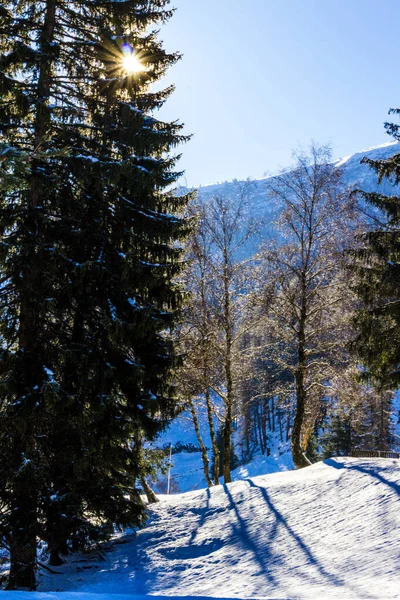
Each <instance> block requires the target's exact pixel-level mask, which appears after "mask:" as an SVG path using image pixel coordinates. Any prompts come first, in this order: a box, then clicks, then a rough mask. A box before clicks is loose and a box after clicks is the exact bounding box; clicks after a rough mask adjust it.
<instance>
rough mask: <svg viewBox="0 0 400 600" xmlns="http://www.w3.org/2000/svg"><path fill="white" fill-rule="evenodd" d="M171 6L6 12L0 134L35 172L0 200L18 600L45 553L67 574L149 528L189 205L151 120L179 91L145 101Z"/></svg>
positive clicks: (13, 583)
mask: <svg viewBox="0 0 400 600" xmlns="http://www.w3.org/2000/svg"><path fill="white" fill-rule="evenodd" d="M168 4H169V1H168V0H146V1H143V0H126V1H124V2H114V1H111V0H110V1H104V0H92V1H90V2H86V1H85V2H83V1H82V0H76V1H72V2H70V1H68V2H67V1H66V0H45V1H43V2H32V1H31V0H22V1H20V0H19V1H17V0H11V1H7V2H5V3H3V5H2V7H1V8H0V52H1V54H2V58H1V59H0V129H1V134H2V136H3V140H4V141H5V143H6V144H8V145H10V146H12V147H14V148H17V149H18V150H19V151H24V152H27V153H30V154H31V156H32V158H31V160H30V163H29V168H28V169H27V170H26V171H21V172H20V173H19V177H15V178H13V180H11V179H9V181H14V183H13V184H12V185H7V190H4V191H2V195H1V199H0V226H1V229H2V232H3V239H2V244H1V255H0V276H1V319H0V335H1V362H0V374H1V407H0V432H1V433H0V456H1V467H0V469H1V487H0V496H1V500H2V502H3V504H4V506H5V507H6V510H4V511H3V513H2V517H1V534H2V537H3V540H5V541H6V543H7V544H8V545H9V547H10V554H11V570H10V578H9V589H15V588H21V587H24V588H30V589H32V588H34V586H35V565H36V538H37V536H39V537H41V538H42V539H45V540H46V541H47V542H48V543H49V548H50V550H51V555H52V561H53V562H54V563H57V562H58V561H59V554H60V552H62V551H65V550H66V547H67V544H68V543H69V542H71V540H72V541H74V542H75V543H78V542H83V543H85V542H86V541H87V540H88V539H90V538H91V537H93V536H98V535H99V533H101V531H104V530H110V527H111V526H112V525H118V526H124V525H128V524H130V525H132V524H138V523H140V522H141V521H142V519H143V509H142V507H141V505H140V501H139V499H138V495H137V493H136V491H135V479H136V478H137V477H140V465H141V464H142V458H139V453H140V449H139V448H136V447H135V444H134V442H133V440H134V439H135V437H136V439H139V437H140V439H141V438H142V437H143V436H144V437H148V438H149V437H150V438H151V437H154V436H155V435H156V434H157V433H158V432H159V431H160V430H161V429H162V428H163V427H164V426H165V424H166V423H167V422H168V420H169V419H170V418H171V417H172V416H173V415H174V411H175V403H174V401H173V395H174V389H173V384H172V377H171V376H172V372H173V368H174V365H175V362H176V358H175V353H174V348H173V344H172V342H171V339H170V337H169V335H168V330H169V329H170V328H171V327H172V326H173V323H174V320H175V318H176V314H177V309H178V307H179V304H180V300H181V292H180V288H179V286H178V285H176V284H175V283H174V277H175V275H176V274H177V273H178V272H179V270H180V269H181V264H182V261H181V252H182V250H181V244H180V240H182V239H183V237H184V236H185V234H186V222H185V220H184V219H183V218H181V216H180V215H181V211H182V210H183V208H184V206H185V204H186V202H187V197H176V196H175V195H174V194H173V192H171V191H169V190H170V189H171V187H170V186H171V185H172V184H173V182H174V181H175V180H176V178H177V177H178V175H179V173H177V172H176V171H175V163H176V157H171V156H170V154H169V152H170V151H171V149H173V148H174V146H175V145H176V144H178V143H180V142H182V141H184V140H185V139H186V138H185V137H184V136H182V135H181V133H180V130H181V126H180V125H179V124H177V123H163V122H160V121H159V120H157V119H156V118H155V117H154V114H153V113H154V110H155V109H157V108H159V107H160V106H161V105H162V104H163V102H164V101H165V100H166V98H167V97H168V95H169V94H170V92H171V91H172V90H171V89H167V90H164V91H161V92H153V91H151V89H150V85H151V84H152V83H153V82H154V81H156V80H158V79H159V78H160V77H161V76H162V75H163V73H164V72H165V70H166V69H167V68H168V66H169V65H170V64H172V63H174V62H175V61H176V60H177V59H178V55H176V54H167V53H166V52H165V51H164V49H163V48H162V45H161V44H160V42H159V41H158V38H157V33H156V32H155V31H153V30H152V29H151V27H152V26H153V25H154V24H157V23H162V22H164V21H165V20H166V19H168V18H169V17H170V16H171V11H170V10H168ZM66 146H68V148H69V151H68V153H65V152H62V153H61V154H59V152H60V151H63V150H64V149H65V147H66ZM138 434H139V435H138ZM127 494H129V495H130V498H131V500H130V501H127V500H126V497H127ZM94 523H95V524H96V525H94Z"/></svg>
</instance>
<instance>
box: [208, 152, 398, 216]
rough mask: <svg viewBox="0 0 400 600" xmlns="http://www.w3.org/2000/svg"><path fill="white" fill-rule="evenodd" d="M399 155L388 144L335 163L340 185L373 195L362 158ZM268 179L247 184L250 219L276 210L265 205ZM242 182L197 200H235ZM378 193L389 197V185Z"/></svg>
mask: <svg viewBox="0 0 400 600" xmlns="http://www.w3.org/2000/svg"><path fill="white" fill-rule="evenodd" d="M398 153H400V142H388V143H387V144H382V145H380V146H375V147H373V148H368V149H366V150H361V151H360V152H357V153H356V154H353V155H351V156H346V157H345V158H342V159H340V160H338V161H336V162H335V163H334V165H335V166H336V167H338V168H340V169H341V170H342V181H343V184H344V185H345V186H346V187H349V188H351V189H355V188H359V189H363V190H364V191H375V190H376V189H377V177H376V175H375V173H374V171H372V169H371V168H370V167H369V166H368V165H366V164H361V160H362V159H363V158H364V157H367V158H370V159H372V160H382V159H385V158H389V157H390V156H393V155H394V154H398ZM269 179H270V177H266V178H265V179H255V180H251V181H249V182H248V183H247V186H248V187H247V197H248V203H249V211H250V214H251V216H253V217H255V218H259V217H271V215H273V214H274V212H275V210H276V209H275V207H274V205H273V204H271V202H270V201H268V197H267V195H266V192H265V189H266V184H267V182H268V180H269ZM243 184H244V182H243V181H230V182H224V183H217V184H213V185H206V186H202V187H200V188H199V195H200V198H201V199H203V200H205V201H207V200H208V199H210V198H212V197H213V196H216V195H223V196H225V197H227V198H231V197H234V196H235V194H237V193H238V189H240V188H241V186H243ZM379 190H380V191H381V192H382V193H383V194H387V193H391V191H392V185H391V184H390V183H389V182H387V181H384V182H382V184H381V185H380V186H379Z"/></svg>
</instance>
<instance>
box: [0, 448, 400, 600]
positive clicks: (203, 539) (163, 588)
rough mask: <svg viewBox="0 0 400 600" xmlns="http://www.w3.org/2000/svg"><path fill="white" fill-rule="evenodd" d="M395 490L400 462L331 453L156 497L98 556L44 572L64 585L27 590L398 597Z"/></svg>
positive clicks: (84, 595)
mask: <svg viewBox="0 0 400 600" xmlns="http://www.w3.org/2000/svg"><path fill="white" fill-rule="evenodd" d="M399 495H400V461H397V460H391V459H355V458H340V459H339V458H336V459H330V460H327V461H325V462H323V463H322V462H321V463H317V464H315V465H313V466H311V467H308V468H306V469H302V470H300V471H286V472H283V473H274V474H272V475H263V476H260V477H248V478H247V479H245V480H243V481H237V482H234V483H231V484H229V485H227V486H218V487H214V488H211V489H210V490H207V489H204V490H199V491H193V492H187V493H185V494H180V495H174V496H168V497H167V496H163V497H161V502H160V503H159V504H157V505H154V507H152V508H151V511H150V519H149V523H148V526H147V527H146V528H145V529H143V530H142V531H140V532H138V533H137V534H136V535H135V534H134V533H132V532H131V533H130V535H127V536H125V538H123V539H122V540H121V539H120V540H119V542H120V543H118V544H115V545H111V547H109V548H108V549H109V551H108V552H106V551H104V552H103V553H102V557H101V559H100V558H99V557H98V558H97V562H96V561H93V560H92V562H87V566H86V567H82V563H79V560H77V558H78V559H80V560H81V561H82V562H83V561H84V560H86V561H87V560H88V557H86V558H85V555H82V556H81V557H77V556H75V557H72V559H71V561H70V563H69V564H67V565H63V566H62V567H58V569H59V571H60V573H62V574H60V575H58V576H57V577H55V576H54V575H52V574H49V573H48V572H46V571H42V574H41V580H40V590H41V591H42V592H46V591H48V592H50V591H51V590H60V591H61V592H64V593H48V594H42V595H41V594H37V593H36V594H29V595H28V596H29V599H30V600H83V599H85V600H127V598H128V597H129V596H130V595H134V596H135V597H136V599H135V600H144V598H145V597H146V596H147V600H150V599H149V596H151V600H155V597H158V596H168V597H171V598H178V597H179V598H182V597H185V598H189V597H194V596H195V597H196V600H199V598H202V597H217V598H232V599H234V598H236V599H237V598H275V599H276V598H281V599H282V598H288V599H289V598H290V599H292V600H293V599H298V600H305V599H307V600H309V599H313V598H315V599H317V598H318V599H319V600H320V599H321V600H325V599H326V600H330V599H333V598H340V599H341V600H345V599H346V600H347V599H354V598H365V599H375V598H381V599H384V600H390V599H393V598H400V578H399V574H400V571H399V567H400V565H399V539H398V534H399V526H400V511H399ZM121 542H126V543H121ZM89 559H90V557H89ZM83 569H87V570H83ZM72 592H79V593H78V594H74V593H72ZM92 594H94V596H92ZM113 594H116V595H113ZM118 594H119V595H118ZM123 594H125V595H123ZM7 598H8V599H9V600H26V596H25V595H24V594H21V593H13V592H8V595H7ZM131 598H132V596H131Z"/></svg>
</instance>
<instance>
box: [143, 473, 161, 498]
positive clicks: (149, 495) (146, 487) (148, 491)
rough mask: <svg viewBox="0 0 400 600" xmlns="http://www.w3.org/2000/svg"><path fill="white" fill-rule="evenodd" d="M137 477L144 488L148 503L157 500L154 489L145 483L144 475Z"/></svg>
mask: <svg viewBox="0 0 400 600" xmlns="http://www.w3.org/2000/svg"><path fill="white" fill-rule="evenodd" d="M139 479H140V484H141V486H142V488H143V490H144V493H145V494H146V498H147V502H148V503H149V504H155V503H156V502H159V499H158V498H157V496H156V495H155V493H154V490H152V489H151V487H150V486H149V484H148V483H147V481H146V478H145V477H144V475H141V476H140V477H139Z"/></svg>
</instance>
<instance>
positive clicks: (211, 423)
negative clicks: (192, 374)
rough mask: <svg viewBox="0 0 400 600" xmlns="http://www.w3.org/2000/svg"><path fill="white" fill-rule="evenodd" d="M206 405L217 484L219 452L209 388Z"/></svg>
mask: <svg viewBox="0 0 400 600" xmlns="http://www.w3.org/2000/svg"><path fill="white" fill-rule="evenodd" d="M206 405H207V417H208V426H209V428H210V438H211V445H212V449H213V455H214V473H213V479H214V485H219V465H220V452H219V448H218V444H217V439H216V437H215V427H214V421H213V416H214V415H213V409H212V404H211V396H210V389H209V388H207V389H206Z"/></svg>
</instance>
